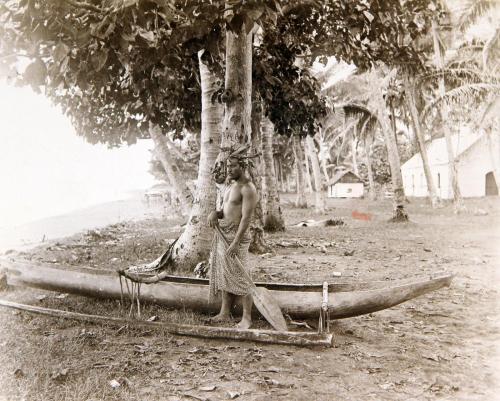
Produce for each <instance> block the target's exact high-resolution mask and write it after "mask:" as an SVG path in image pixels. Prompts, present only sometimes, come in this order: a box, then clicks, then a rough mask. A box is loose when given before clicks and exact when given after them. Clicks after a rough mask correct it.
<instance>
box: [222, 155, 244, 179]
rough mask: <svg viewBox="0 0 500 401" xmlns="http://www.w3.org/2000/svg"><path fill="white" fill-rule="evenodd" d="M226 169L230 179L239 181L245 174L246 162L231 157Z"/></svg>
mask: <svg viewBox="0 0 500 401" xmlns="http://www.w3.org/2000/svg"><path fill="white" fill-rule="evenodd" d="M226 169H227V176H228V177H229V179H231V180H237V179H239V178H240V177H241V176H242V175H243V174H244V172H245V166H244V162H243V161H242V159H239V158H237V157H229V158H228V159H227V161H226Z"/></svg>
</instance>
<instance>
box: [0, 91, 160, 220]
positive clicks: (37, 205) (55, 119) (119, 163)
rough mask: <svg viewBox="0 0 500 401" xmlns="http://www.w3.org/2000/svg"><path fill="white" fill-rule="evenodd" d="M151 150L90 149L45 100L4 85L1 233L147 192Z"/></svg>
mask: <svg viewBox="0 0 500 401" xmlns="http://www.w3.org/2000/svg"><path fill="white" fill-rule="evenodd" d="M152 147H153V145H152V143H151V142H150V141H149V140H142V141H140V142H139V143H138V144H136V145H132V146H124V147H122V148H118V149H108V148H107V147H106V146H105V145H91V144H88V143H87V142H85V141H84V140H83V138H81V137H79V136H77V135H76V133H75V131H74V129H73V127H72V126H71V123H70V122H69V120H68V118H66V117H65V116H64V115H63V114H62V113H61V111H60V110H59V109H58V108H57V107H55V106H53V105H51V103H50V102H49V101H48V100H47V99H46V98H45V97H44V96H43V95H37V94H35V93H34V92H33V91H32V90H31V89H29V88H15V87H12V86H8V85H6V84H4V83H2V82H0V228H8V227H13V226H16V225H19V224H23V223H26V222H30V221H33V220H37V219H40V218H44V217H49V216H54V215H59V214H63V213H67V212H70V211H73V210H77V209H81V208H84V207H87V206H90V205H95V204H99V203H103V202H107V201H112V200H119V199H125V198H126V197H128V196H130V191H135V190H144V189H146V188H149V187H150V186H151V185H153V184H154V183H155V179H154V178H153V176H151V175H150V174H149V173H148V172H147V170H148V169H149V163H148V161H149V159H150V149H152Z"/></svg>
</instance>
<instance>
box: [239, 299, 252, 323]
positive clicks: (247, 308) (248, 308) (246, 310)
mask: <svg viewBox="0 0 500 401" xmlns="http://www.w3.org/2000/svg"><path fill="white" fill-rule="evenodd" d="M241 303H242V304H243V317H242V318H241V322H239V323H238V328H240V329H249V328H250V326H251V325H252V305H253V299H252V296H251V295H250V294H248V295H245V296H244V297H241Z"/></svg>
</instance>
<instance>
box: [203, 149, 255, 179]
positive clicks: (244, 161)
mask: <svg viewBox="0 0 500 401" xmlns="http://www.w3.org/2000/svg"><path fill="white" fill-rule="evenodd" d="M249 149H250V145H249V144H245V145H240V144H237V145H232V146H229V147H221V148H220V150H221V154H220V155H219V157H218V158H217V161H216V162H215V165H214V168H213V169H212V174H213V175H214V178H215V181H216V182H223V181H224V180H225V178H226V176H227V173H226V163H227V160H228V159H236V160H238V163H239V165H240V166H241V167H242V168H247V167H253V161H252V159H255V158H256V157H258V156H260V153H255V154H253V155H247V152H248V150H249Z"/></svg>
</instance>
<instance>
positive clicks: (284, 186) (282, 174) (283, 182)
mask: <svg viewBox="0 0 500 401" xmlns="http://www.w3.org/2000/svg"><path fill="white" fill-rule="evenodd" d="M277 160H278V166H279V172H280V182H281V192H287V191H288V186H287V184H288V181H287V177H286V175H285V171H284V168H283V162H282V161H281V157H278V159H277Z"/></svg>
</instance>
